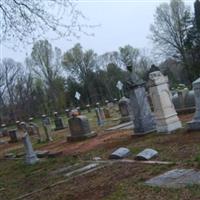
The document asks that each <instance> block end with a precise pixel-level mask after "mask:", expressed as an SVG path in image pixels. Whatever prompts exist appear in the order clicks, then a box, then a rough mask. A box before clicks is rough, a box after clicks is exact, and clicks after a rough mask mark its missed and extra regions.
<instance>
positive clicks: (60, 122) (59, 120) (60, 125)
mask: <svg viewBox="0 0 200 200" xmlns="http://www.w3.org/2000/svg"><path fill="white" fill-rule="evenodd" d="M54 123H55V127H56V128H55V131H57V130H62V129H64V128H65V127H64V125H63V120H62V118H61V117H59V116H58V115H57V114H56V115H55V118H54Z"/></svg>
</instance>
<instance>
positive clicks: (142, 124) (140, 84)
mask: <svg viewBox="0 0 200 200" xmlns="http://www.w3.org/2000/svg"><path fill="white" fill-rule="evenodd" d="M127 68H128V67H127ZM129 71H130V72H131V73H130V75H131V76H130V78H129V80H128V81H127V82H126V84H127V89H128V90H129V94H130V105H131V111H132V115H133V124H134V134H133V135H144V134H146V133H150V132H153V131H154V130H155V120H154V117H153V115H152V113H151V108H150V105H149V102H148V99H147V94H146V91H145V86H144V81H143V80H142V79H140V78H139V77H138V76H137V74H136V73H135V72H134V71H133V70H129Z"/></svg>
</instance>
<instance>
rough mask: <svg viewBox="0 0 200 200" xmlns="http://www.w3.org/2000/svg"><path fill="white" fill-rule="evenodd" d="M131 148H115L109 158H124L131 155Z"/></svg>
mask: <svg viewBox="0 0 200 200" xmlns="http://www.w3.org/2000/svg"><path fill="white" fill-rule="evenodd" d="M130 153H131V152H130V150H129V149H127V148H125V147H120V148H118V149H117V150H115V151H114V152H113V153H112V154H111V155H110V156H109V159H122V158H125V157H127V156H129V155H130Z"/></svg>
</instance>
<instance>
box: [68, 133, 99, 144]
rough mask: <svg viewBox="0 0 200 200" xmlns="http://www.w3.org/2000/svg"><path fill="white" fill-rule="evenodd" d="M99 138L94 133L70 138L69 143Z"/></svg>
mask: <svg viewBox="0 0 200 200" xmlns="http://www.w3.org/2000/svg"><path fill="white" fill-rule="evenodd" d="M95 136H97V133H96V132H94V131H92V132H91V133H88V134H84V135H76V136H68V137H67V141H69V142H76V141H81V140H86V139H89V138H93V137H95Z"/></svg>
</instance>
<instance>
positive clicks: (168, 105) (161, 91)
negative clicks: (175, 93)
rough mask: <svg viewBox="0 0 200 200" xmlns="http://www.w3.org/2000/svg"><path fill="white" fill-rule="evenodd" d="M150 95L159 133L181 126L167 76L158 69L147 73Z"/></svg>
mask: <svg viewBox="0 0 200 200" xmlns="http://www.w3.org/2000/svg"><path fill="white" fill-rule="evenodd" d="M148 84H149V86H150V88H149V91H150V96H151V100H152V103H153V107H154V114H155V118H156V129H157V132H159V133H170V132H171V131H174V130H177V129H179V128H181V127H182V125H181V122H180V120H179V118H178V117H177V113H176V111H175V108H174V104H173V103H172V95H171V93H170V90H169V86H168V78H167V77H166V76H163V74H162V73H161V72H160V71H155V72H152V73H150V74H149V82H148Z"/></svg>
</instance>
